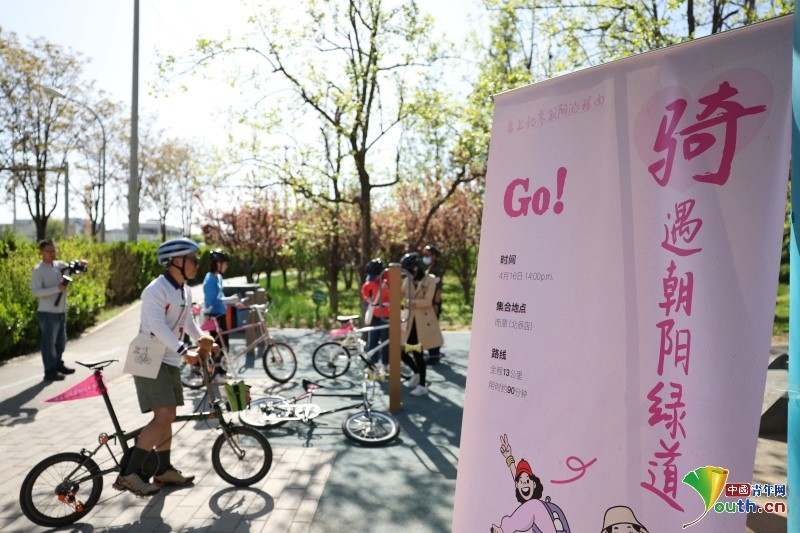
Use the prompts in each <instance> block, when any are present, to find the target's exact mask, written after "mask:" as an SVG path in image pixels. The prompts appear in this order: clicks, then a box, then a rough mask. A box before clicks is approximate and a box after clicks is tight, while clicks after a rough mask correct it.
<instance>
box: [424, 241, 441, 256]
mask: <svg viewBox="0 0 800 533" xmlns="http://www.w3.org/2000/svg"><path fill="white" fill-rule="evenodd" d="M422 251H423V252H430V253H431V254H433V255H435V256H436V259H440V258H441V257H442V252H440V251H439V249H438V248H437V247H435V246H434V245H432V244H429V245H427V246H425V248H424V249H423V250H422Z"/></svg>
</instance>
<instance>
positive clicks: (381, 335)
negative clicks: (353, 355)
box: [367, 316, 389, 365]
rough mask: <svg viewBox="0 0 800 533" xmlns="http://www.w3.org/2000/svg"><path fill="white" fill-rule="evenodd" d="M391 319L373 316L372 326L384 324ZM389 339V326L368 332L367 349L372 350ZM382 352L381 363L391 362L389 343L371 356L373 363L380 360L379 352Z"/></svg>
mask: <svg viewBox="0 0 800 533" xmlns="http://www.w3.org/2000/svg"><path fill="white" fill-rule="evenodd" d="M388 323H389V321H388V320H387V319H385V318H380V317H377V316H374V317H372V323H371V324H370V326H384V325H386V324H388ZM388 340H389V328H383V329H374V330H372V331H370V332H368V333H367V351H370V350H371V349H373V348H374V347H376V346H377V345H379V344H380V343H382V342H384V341H388ZM379 353H380V354H381V363H383V364H384V365H388V364H389V345H388V344H387V345H386V346H384V347H383V348H381V349H380V350H379V351H378V352H375V353H374V354H372V357H370V361H371V362H373V363H377V362H378V354H379Z"/></svg>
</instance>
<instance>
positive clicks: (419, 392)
mask: <svg viewBox="0 0 800 533" xmlns="http://www.w3.org/2000/svg"><path fill="white" fill-rule="evenodd" d="M409 394H410V395H411V396H423V395H425V394H428V387H425V386H423V385H417V386H416V387H415V388H414V390H412V391H411V392H409Z"/></svg>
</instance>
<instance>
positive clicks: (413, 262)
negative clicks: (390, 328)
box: [400, 252, 444, 396]
mask: <svg viewBox="0 0 800 533" xmlns="http://www.w3.org/2000/svg"><path fill="white" fill-rule="evenodd" d="M400 265H401V266H402V267H403V269H404V270H406V271H407V272H408V273H409V274H410V276H409V277H405V278H404V279H403V287H402V294H403V296H404V297H407V298H408V299H407V302H406V303H407V305H408V308H409V316H408V320H407V321H406V323H405V327H404V328H403V336H402V340H403V346H404V349H403V362H404V363H405V364H406V365H408V366H409V367H410V368H411V369H412V370H413V371H414V375H413V376H412V377H411V378H409V380H408V386H409V387H411V388H412V390H411V393H410V394H411V395H412V396H422V395H424V394H427V393H428V388H427V385H426V381H425V374H426V370H427V366H426V364H425V358H424V357H423V351H424V350H430V349H431V348H438V347H440V346H441V345H442V344H443V343H444V339H443V337H442V330H441V328H440V327H439V319H438V318H437V317H436V312H435V311H434V309H433V297H434V295H435V294H436V276H434V275H432V274H426V273H425V267H424V266H423V265H422V262H421V260H420V257H419V254H417V253H414V252H412V253H408V254H406V255H404V256H403V257H402V258H401V259H400ZM409 284H413V286H411V287H410V290H409ZM409 352H411V353H413V354H414V358H413V359H412V358H411V356H410V355H409Z"/></svg>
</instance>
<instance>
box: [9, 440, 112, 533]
mask: <svg viewBox="0 0 800 533" xmlns="http://www.w3.org/2000/svg"><path fill="white" fill-rule="evenodd" d="M65 476H71V477H65ZM87 477H88V479H86V480H85V481H84V482H83V483H77V482H75V481H73V479H81V478H87ZM87 483H91V488H90V489H89V490H88V492H87V491H81V492H79V490H80V489H81V485H85V484H87ZM102 492H103V476H102V475H100V469H99V468H98V466H97V463H95V462H94V461H93V460H92V459H90V458H88V457H85V456H83V455H81V454H79V453H59V454H56V455H53V456H51V457H48V458H47V459H45V460H43V461H41V462H40V463H39V464H37V465H36V466H34V467H33V468H32V469H31V471H30V472H28V475H27V476H25V480H24V481H23V482H22V486H21V487H20V490H19V504H20V507H21V508H22V513H23V514H24V515H25V516H26V517H27V518H28V520H30V521H31V522H33V523H34V524H37V525H40V526H43V527H62V526H68V525H69V524H72V523H74V522H76V521H78V520H80V519H81V518H83V517H84V516H86V515H87V514H88V513H89V511H91V510H92V508H93V507H94V506H95V504H96V503H97V502H98V501H99V500H100V494H101V493H102ZM80 494H88V498H87V499H86V501H83V502H82V503H80V504H79V502H81V499H80V498H78V497H77V496H79V495H80ZM62 499H63V501H62Z"/></svg>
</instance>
